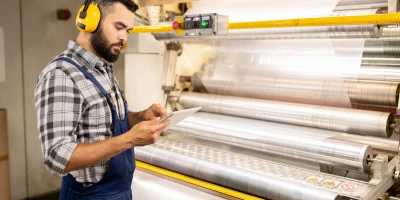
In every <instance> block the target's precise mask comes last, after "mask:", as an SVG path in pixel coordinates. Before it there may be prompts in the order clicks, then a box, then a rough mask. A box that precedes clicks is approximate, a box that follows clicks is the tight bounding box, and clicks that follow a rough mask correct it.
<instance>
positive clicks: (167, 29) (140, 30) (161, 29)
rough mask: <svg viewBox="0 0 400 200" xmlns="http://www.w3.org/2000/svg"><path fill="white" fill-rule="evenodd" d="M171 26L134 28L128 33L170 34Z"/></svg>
mask: <svg viewBox="0 0 400 200" xmlns="http://www.w3.org/2000/svg"><path fill="white" fill-rule="evenodd" d="M172 31H174V29H172V26H136V27H133V29H132V30H130V31H129V33H161V32H172Z"/></svg>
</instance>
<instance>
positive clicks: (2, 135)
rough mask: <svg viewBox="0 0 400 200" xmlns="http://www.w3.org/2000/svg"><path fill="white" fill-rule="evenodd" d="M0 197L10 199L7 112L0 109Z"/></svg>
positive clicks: (5, 199)
mask: <svg viewBox="0 0 400 200" xmlns="http://www.w3.org/2000/svg"><path fill="white" fill-rule="evenodd" d="M0 177H1V178H0V199H2V200H3V199H4V200H8V199H10V174H9V165H8V139H7V112H6V110H4V109H0Z"/></svg>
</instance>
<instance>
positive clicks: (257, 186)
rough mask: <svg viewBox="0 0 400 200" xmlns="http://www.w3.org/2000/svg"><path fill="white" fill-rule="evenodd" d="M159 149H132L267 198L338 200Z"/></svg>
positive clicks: (162, 164)
mask: <svg viewBox="0 0 400 200" xmlns="http://www.w3.org/2000/svg"><path fill="white" fill-rule="evenodd" d="M160 147H161V148H162V146H160ZM161 148H157V145H155V147H153V146H146V147H139V148H135V156H136V159H138V160H140V161H143V162H146V163H149V164H152V165H156V166H159V167H162V168H165V169H169V170H172V171H176V172H179V173H182V174H185V175H188V176H192V177H195V178H198V179H202V180H205V181H209V182H212V183H216V184H219V185H222V186H225V187H229V188H233V189H236V190H239V191H243V192H246V193H248V194H252V195H256V196H260V197H262V198H267V199H277V200H279V199H282V200H291V199H293V200H309V199H321V200H337V199H340V196H339V195H338V194H336V193H333V192H330V191H326V190H320V189H317V188H314V187H312V186H308V185H305V184H301V183H296V182H294V181H290V180H285V179H283V178H281V177H278V176H272V175H265V174H259V173H257V172H252V171H247V170H243V169H238V168H235V167H229V166H227V165H223V164H219V163H214V162H210V161H207V160H202V159H198V158H195V157H191V156H187V155H183V154H180V153H175V152H171V151H168V150H164V149H161Z"/></svg>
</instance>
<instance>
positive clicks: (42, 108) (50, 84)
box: [35, 69, 84, 176]
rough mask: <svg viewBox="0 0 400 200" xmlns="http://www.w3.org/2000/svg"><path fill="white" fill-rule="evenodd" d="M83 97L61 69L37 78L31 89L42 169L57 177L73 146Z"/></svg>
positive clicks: (63, 167)
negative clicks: (42, 161) (32, 89)
mask: <svg viewBox="0 0 400 200" xmlns="http://www.w3.org/2000/svg"><path fill="white" fill-rule="evenodd" d="M83 102H84V98H83V97H82V95H81V92H80V91H79V89H78V88H77V87H76V85H75V84H74V82H73V81H72V80H71V78H70V77H69V76H68V75H66V74H65V73H64V71H63V70H61V69H55V70H52V71H49V72H47V73H46V74H44V75H42V76H40V77H39V80H38V83H37V85H36V89H35V107H36V113H37V128H38V130H39V138H40V142H41V147H42V153H43V159H44V164H45V167H46V169H47V170H48V171H49V172H50V173H52V174H58V175H61V176H64V175H66V173H64V170H65V167H66V166H67V165H68V162H69V161H70V159H71V156H72V152H73V151H74V149H75V148H76V146H77V127H78V122H79V119H80V117H81V114H82V112H83Z"/></svg>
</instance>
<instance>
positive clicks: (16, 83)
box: [0, 0, 27, 199]
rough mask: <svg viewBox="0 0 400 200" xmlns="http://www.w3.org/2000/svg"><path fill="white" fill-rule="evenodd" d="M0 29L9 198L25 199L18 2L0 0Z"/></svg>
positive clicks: (0, 96) (0, 89)
mask: <svg viewBox="0 0 400 200" xmlns="http://www.w3.org/2000/svg"><path fill="white" fill-rule="evenodd" d="M0 5H1V6H0V26H1V27H3V28H4V42H5V57H6V60H5V61H6V62H5V69H6V75H7V77H6V82H4V83H0V107H1V108H5V109H7V118H8V123H7V126H8V134H9V135H8V144H9V145H8V146H9V151H8V152H9V161H10V162H9V163H10V179H11V180H10V182H11V198H12V199H22V198H25V197H26V196H27V190H26V164H25V136H24V103H23V81H22V73H23V72H22V61H21V57H22V55H21V24H20V21H21V18H20V2H19V1H16V0H0Z"/></svg>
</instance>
